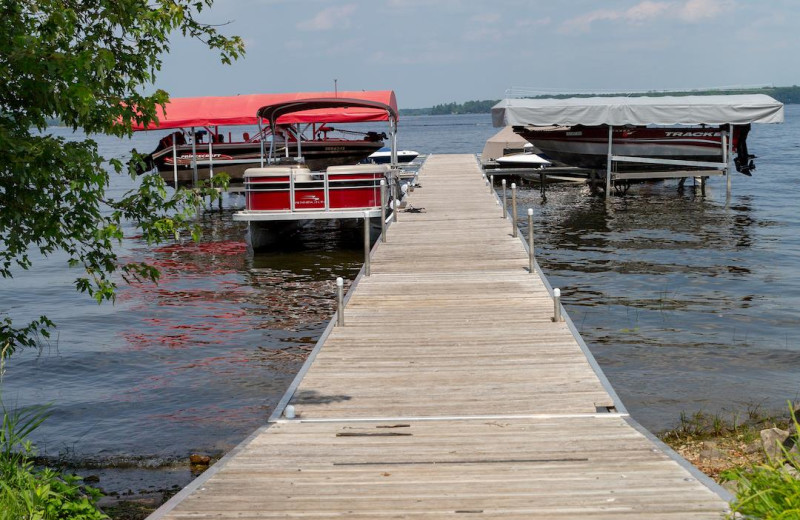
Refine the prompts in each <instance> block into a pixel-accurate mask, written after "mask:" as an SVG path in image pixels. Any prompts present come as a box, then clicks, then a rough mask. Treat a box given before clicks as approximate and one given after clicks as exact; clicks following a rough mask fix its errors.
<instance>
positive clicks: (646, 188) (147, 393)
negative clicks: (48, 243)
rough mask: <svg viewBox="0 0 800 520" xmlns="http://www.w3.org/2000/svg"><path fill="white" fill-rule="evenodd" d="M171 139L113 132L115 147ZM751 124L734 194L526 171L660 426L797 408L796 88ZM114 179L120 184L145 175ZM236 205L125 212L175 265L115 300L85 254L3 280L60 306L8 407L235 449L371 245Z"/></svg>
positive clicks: (109, 451)
mask: <svg viewBox="0 0 800 520" xmlns="http://www.w3.org/2000/svg"><path fill="white" fill-rule="evenodd" d="M370 129H375V130H379V131H383V130H384V128H382V127H381V126H380V125H373V126H371V127H370ZM54 132H56V133H62V134H63V135H68V131H67V130H63V129H56V130H54ZM495 132H496V129H494V128H492V126H491V121H490V117H489V116H488V115H479V116H472V115H470V116H438V117H406V118H403V119H402V120H401V122H400V139H399V141H400V146H401V148H405V149H414V150H417V151H420V152H422V153H478V152H480V151H481V150H482V148H483V145H484V143H485V141H486V139H488V138H489V137H490V136H491V135H493V134H494V133H495ZM157 140H158V135H157V134H155V133H152V134H141V135H137V136H136V137H135V138H134V140H133V142H131V141H118V140H116V139H111V138H101V139H98V142H99V144H100V147H101V150H102V151H103V152H104V154H105V155H106V156H107V157H111V156H124V155H125V153H126V151H127V150H129V149H130V148H131V147H136V148H138V149H139V150H147V151H149V150H150V149H151V148H153V147H154V146H155V144H156V142H157ZM749 144H750V149H751V152H752V153H755V154H756V155H757V156H758V159H757V160H756V164H757V166H758V169H757V170H756V172H755V173H754V175H753V177H752V178H748V177H745V176H742V175H739V174H736V176H735V177H734V178H733V194H732V196H731V197H730V199H729V200H728V199H726V195H725V184H724V179H712V180H711V182H710V185H709V188H708V191H707V194H706V196H701V195H700V193H699V191H698V192H696V193H695V192H694V190H692V189H687V190H685V191H684V192H683V193H678V191H677V189H676V183H675V182H665V183H655V184H643V185H641V186H637V187H634V188H633V189H631V191H630V192H629V193H628V194H627V195H626V196H621V197H613V198H612V200H611V202H610V204H609V205H608V206H607V205H606V204H605V202H604V201H603V200H602V199H600V198H596V197H592V196H590V195H589V193H588V189H587V188H585V187H582V186H574V185H557V186H550V187H548V191H547V198H546V201H545V200H543V199H542V197H541V195H540V193H539V190H538V188H537V187H535V186H531V187H524V188H523V189H521V190H520V202H521V203H520V209H519V211H520V214H521V215H524V214H525V213H526V211H527V208H528V207H533V208H534V212H535V224H534V226H535V233H536V248H537V255H538V261H539V263H540V265H541V266H542V268H543V270H544V271H545V273H546V274H547V276H548V277H549V279H550V282H551V283H552V285H553V286H554V287H560V288H561V289H562V294H563V302H564V304H565V306H566V308H567V310H568V312H569V313H570V315H571V317H572V319H573V321H574V322H575V324H576V326H577V327H578V328H579V330H580V331H581V333H582V335H583V337H584V339H585V340H586V343H587V344H588V345H589V347H590V348H591V350H592V352H593V353H594V355H595V357H596V358H597V360H598V362H599V363H600V365H601V366H602V368H603V370H604V371H605V373H606V375H607V376H608V378H609V380H610V381H611V383H612V385H613V386H614V388H615V389H616V391H617V392H618V393H619V395H620V397H621V398H622V400H623V402H624V403H625V405H626V406H627V407H628V409H629V411H630V412H631V413H632V415H633V416H634V417H635V418H636V419H638V420H639V421H640V422H641V423H642V424H643V425H645V426H646V427H648V428H650V429H651V430H654V431H659V430H663V429H666V428H670V427H673V426H675V425H676V424H677V423H678V419H679V416H680V414H681V412H682V411H686V412H689V413H691V412H693V411H697V410H703V411H708V412H726V413H727V412H731V413H732V412H733V411H735V410H746V409H747V408H748V407H755V406H759V407H761V408H762V409H770V410H781V409H782V408H784V407H785V402H786V400H787V399H795V398H797V397H798V394H800V341H798V330H799V329H800V327H799V326H800V311H798V309H800V269H798V268H800V216H799V211H798V210H799V209H800V208H799V207H798V206H799V204H798V201H800V180H799V179H800V175H799V174H800V171H799V170H800V106H791V105H790V106H787V107H786V123H785V124H783V125H754V129H753V132H752V133H751V135H750V140H749ZM114 183H115V184H114V185H113V186H112V187H111V191H112V192H114V193H117V194H119V193H122V192H124V191H126V190H127V189H129V188H130V187H131V185H132V184H131V181H130V179H128V178H127V177H121V178H117V179H115V181H114ZM690 183H691V181H689V184H690ZM230 203H231V204H232V205H234V206H235V205H237V204H238V205H240V204H241V203H242V201H241V199H240V198H239V199H236V198H233V199H232V201H230ZM231 211H232V210H231V209H230V208H229V209H227V210H226V211H223V212H222V213H220V212H214V213H207V214H205V215H203V216H202V217H200V219H199V221H200V224H201V226H202V227H203V230H204V233H205V235H204V238H203V240H202V242H201V243H199V244H195V243H191V242H184V243H180V244H168V245H164V246H160V247H149V246H147V245H146V244H144V243H141V242H140V241H138V240H137V239H136V238H134V237H135V236H136V231H135V230H134V229H129V230H128V235H129V236H131V237H132V238H130V239H128V240H126V242H125V244H124V245H123V246H122V247H121V249H120V254H121V256H122V257H123V258H124V259H126V260H139V261H141V260H145V261H148V262H151V263H153V264H155V265H157V266H159V267H160V268H161V269H162V272H163V276H162V281H161V283H160V284H159V285H158V286H153V285H146V284H141V285H135V286H123V287H122V288H121V289H120V291H119V296H118V299H117V302H116V304H115V305H113V306H112V305H107V304H104V305H100V306H98V305H97V304H96V303H94V301H93V300H92V299H90V298H88V297H87V296H85V295H81V294H78V293H76V292H75V290H74V287H73V280H74V279H75V278H76V277H77V276H79V275H80V271H78V270H70V269H68V268H67V267H66V263H65V259H64V258H63V257H59V256H58V255H56V256H53V257H50V258H46V259H39V260H38V261H36V262H35V265H34V267H33V268H32V269H31V270H30V271H28V272H20V273H18V276H17V278H15V279H14V280H0V313H7V314H9V315H11V316H12V317H14V318H15V319H17V320H20V323H21V322H22V321H23V320H26V319H31V318H34V317H38V316H39V315H41V314H45V315H47V316H48V317H50V318H51V319H52V320H54V321H55V322H56V323H57V325H58V327H57V329H55V330H54V331H53V336H52V338H51V339H50V340H49V341H45V342H43V348H42V351H41V352H34V351H23V352H18V353H17V354H15V355H14V356H13V357H12V358H11V359H10V361H9V362H8V364H7V366H6V373H5V376H4V380H3V384H2V398H3V401H4V402H5V405H6V406H7V407H21V406H26V405H31V404H40V403H52V415H51V417H50V418H49V419H48V421H47V422H45V423H44V424H43V425H42V426H41V427H40V428H39V430H38V431H37V432H36V433H35V435H34V441H35V442H37V443H38V445H39V447H40V451H42V452H43V453H44V454H46V455H48V456H50V457H54V458H61V459H65V460H69V461H77V462H79V463H80V464H86V463H87V462H94V463H97V464H99V465H100V466H106V465H131V466H133V467H161V466H168V465H169V464H170V463H173V462H175V461H185V460H186V458H187V457H188V454H189V453H192V452H206V453H212V454H222V453H224V452H225V451H227V450H229V449H230V448H232V447H233V446H235V445H236V444H237V443H239V442H240V441H241V440H242V439H244V438H245V437H246V436H247V435H248V434H249V433H250V432H252V431H253V430H254V429H255V428H257V427H258V426H259V425H261V424H263V423H264V421H265V419H266V417H267V416H268V415H269V414H270V412H271V410H272V408H273V407H274V405H275V404H276V403H277V401H278V400H279V398H280V397H281V395H282V394H283V392H284V390H285V388H286V387H287V386H288V385H289V383H290V382H291V380H292V378H293V377H294V374H295V373H296V372H297V370H298V369H299V367H300V366H301V364H302V362H303V360H304V359H305V356H306V354H307V353H308V352H309V350H310V349H311V348H312V347H313V345H314V343H315V342H316V338H317V337H318V335H319V334H320V333H321V332H322V330H323V329H324V327H325V325H326V322H327V320H328V319H329V318H330V316H331V314H332V312H333V295H334V279H335V277H336V276H343V277H344V278H345V279H352V278H354V277H355V275H356V273H357V272H358V270H359V269H360V267H361V264H360V259H361V258H360V257H361V250H360V247H361V246H360V244H359V242H358V240H356V241H355V243H353V242H351V241H350V240H349V239H348V237H347V236H344V235H342V234H341V233H340V232H339V231H338V230H336V229H335V228H332V227H331V228H327V229H319V230H316V231H314V232H313V233H310V234H308V235H305V236H304V238H303V239H302V241H301V242H299V243H298V244H296V245H294V246H293V247H292V248H291V249H289V250H284V251H279V252H274V253H269V254H259V255H257V256H255V257H253V256H249V255H248V253H247V251H246V247H245V242H244V232H245V226H243V225H241V224H239V223H233V222H232V221H231V218H230V213H231ZM509 319H525V317H524V316H517V317H515V316H513V315H510V316H509ZM181 478H184V480H185V477H181ZM101 487H102V482H101Z"/></svg>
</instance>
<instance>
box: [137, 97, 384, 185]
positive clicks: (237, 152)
mask: <svg viewBox="0 0 800 520" xmlns="http://www.w3.org/2000/svg"><path fill="white" fill-rule="evenodd" d="M320 97H342V98H348V99H360V100H366V101H376V102H381V103H385V104H392V103H396V102H395V101H394V92H392V91H370V92H365V91H359V92H338V93H336V94H334V93H326V92H324V93H295V94H254V95H245V96H227V97H201V98H175V99H172V100H170V101H169V102H168V103H167V104H166V106H165V107H164V109H163V112H162V114H161V115H160V117H159V121H158V123H154V124H153V125H151V126H149V127H147V128H136V130H153V129H171V128H177V129H179V131H176V132H173V133H172V134H169V135H166V136H164V137H163V138H162V139H161V140H160V141H159V143H158V146H157V147H156V149H155V150H153V152H152V153H150V154H148V155H147V156H145V167H144V168H140V173H144V172H146V171H152V170H153V169H157V170H158V172H159V173H160V174H161V176H162V178H163V179H164V180H165V181H166V182H168V183H170V184H175V183H178V184H184V183H190V182H193V181H196V180H200V179H208V178H209V177H211V176H213V175H214V172H215V171H216V172H225V173H226V174H228V175H229V176H230V178H231V181H232V182H234V183H236V182H241V181H242V179H243V174H244V172H245V170H246V169H247V168H251V167H254V166H258V165H259V164H260V163H261V158H262V157H263V155H264V147H265V146H268V147H272V148H273V152H274V156H275V157H276V158H277V157H284V158H286V157H293V156H297V155H298V151H299V150H298V148H302V155H303V157H304V160H305V163H306V164H307V165H308V166H309V167H310V168H311V169H313V170H318V169H324V168H326V167H328V166H336V165H346V164H354V163H357V162H359V161H361V160H364V159H366V158H367V157H369V156H370V155H371V154H372V153H374V152H376V151H378V150H380V149H381V147H383V145H384V141H383V140H384V139H386V137H387V136H386V134H385V133H378V132H356V131H353V130H346V129H341V128H335V127H332V126H331V124H332V123H352V122H368V121H375V120H380V119H370V118H369V117H364V113H362V112H359V111H358V110H354V109H351V110H335V111H329V112H327V113H324V112H322V113H317V114H313V115H305V116H298V117H285V118H283V119H282V120H281V123H280V124H277V125H276V126H275V127H272V126H269V125H267V126H263V125H262V126H259V128H258V130H257V131H256V130H255V129H253V128H252V127H256V126H257V125H259V122H260V118H259V116H258V115H257V111H258V109H259V108H261V107H263V106H266V105H272V104H275V103H286V102H292V101H296V100H298V99H308V98H320ZM373 116H374V114H373ZM309 118H313V119H312V120H309ZM231 126H239V127H247V126H250V127H251V128H243V129H241V130H240V131H236V132H233V131H230V130H229V131H227V132H225V131H224V129H223V130H222V131H221V130H220V127H231ZM248 130H250V131H248ZM251 132H252V135H250V134H251Z"/></svg>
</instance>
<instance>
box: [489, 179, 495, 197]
mask: <svg viewBox="0 0 800 520" xmlns="http://www.w3.org/2000/svg"><path fill="white" fill-rule="evenodd" d="M493 191H494V175H489V193H492V192H493Z"/></svg>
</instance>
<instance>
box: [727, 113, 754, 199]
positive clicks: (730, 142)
mask: <svg viewBox="0 0 800 520" xmlns="http://www.w3.org/2000/svg"><path fill="white" fill-rule="evenodd" d="M722 142H723V143H725V136H724V135H723V136H722ZM727 144H728V155H727V157H726V159H727V161H725V162H726V163H727V164H728V166H727V168H726V171H725V176H726V177H727V179H726V180H725V183H726V192H727V196H728V197H730V196H731V177H732V175H731V172H733V123H728V143H727ZM747 160H748V159H747V158H746V157H745V161H747Z"/></svg>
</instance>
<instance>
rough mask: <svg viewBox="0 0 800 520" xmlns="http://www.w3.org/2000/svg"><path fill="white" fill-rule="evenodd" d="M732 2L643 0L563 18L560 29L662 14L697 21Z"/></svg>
mask: <svg viewBox="0 0 800 520" xmlns="http://www.w3.org/2000/svg"><path fill="white" fill-rule="evenodd" d="M732 5H733V0H678V1H653V0H644V1H643V2H639V3H638V4H636V5H634V6H633V7H631V8H629V9H617V10H613V9H599V10H596V11H591V12H588V13H585V14H582V15H581V16H578V17H575V18H572V19H569V20H567V21H565V22H563V23H562V24H561V26H560V28H559V31H560V32H562V33H568V34H569V33H580V32H588V31H589V30H590V29H591V27H592V24H594V23H595V22H601V21H624V22H629V23H638V24H641V23H645V22H650V21H652V20H658V19H663V18H672V19H675V18H677V19H679V20H681V21H684V22H689V23H696V22H700V21H703V20H707V19H710V18H714V17H716V16H717V15H719V14H721V13H723V12H724V11H725V10H726V9H729V8H730V7H731V6H732Z"/></svg>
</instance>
